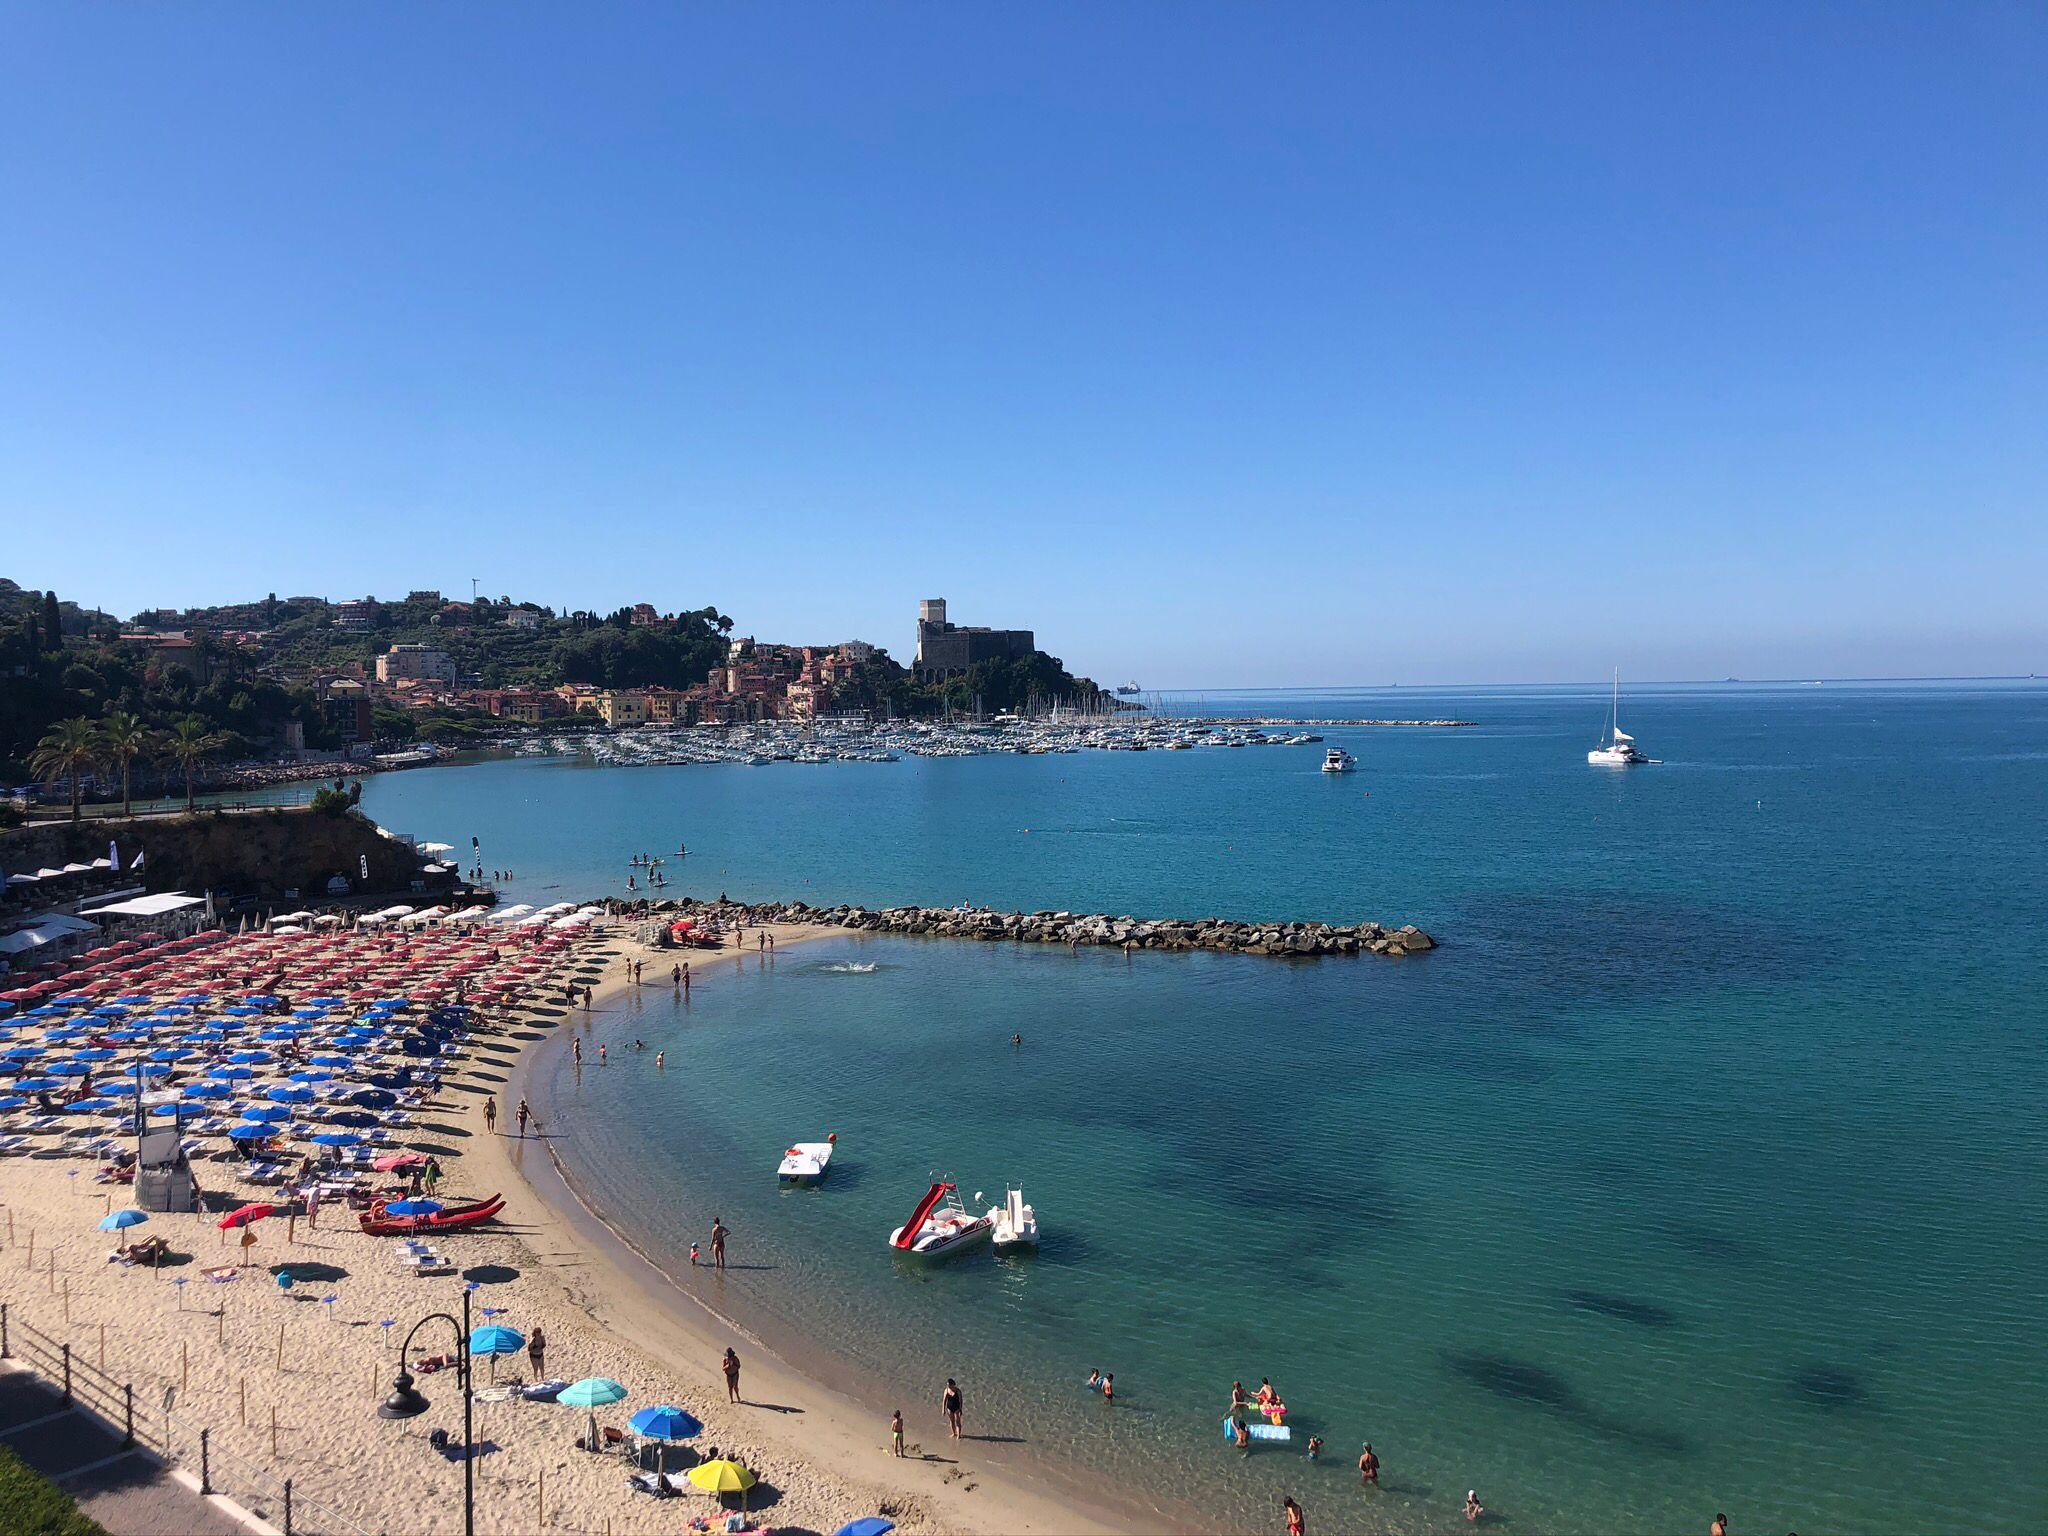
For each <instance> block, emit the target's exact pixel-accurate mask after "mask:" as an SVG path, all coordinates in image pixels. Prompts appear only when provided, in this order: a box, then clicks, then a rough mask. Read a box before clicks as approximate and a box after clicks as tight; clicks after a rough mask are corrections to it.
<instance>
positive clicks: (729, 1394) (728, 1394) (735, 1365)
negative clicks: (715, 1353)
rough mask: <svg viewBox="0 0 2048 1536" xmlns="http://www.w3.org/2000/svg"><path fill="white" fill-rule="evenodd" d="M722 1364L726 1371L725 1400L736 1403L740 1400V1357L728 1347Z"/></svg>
mask: <svg viewBox="0 0 2048 1536" xmlns="http://www.w3.org/2000/svg"><path fill="white" fill-rule="evenodd" d="M721 1364H722V1365H723V1367H724V1370H725V1399H726V1401H727V1402H729V1403H736V1402H738V1401H739V1400H740V1357H739V1356H738V1355H736V1354H734V1353H733V1352H732V1349H731V1347H730V1346H727V1348H726V1351H725V1359H724V1360H723V1361H722V1362H721Z"/></svg>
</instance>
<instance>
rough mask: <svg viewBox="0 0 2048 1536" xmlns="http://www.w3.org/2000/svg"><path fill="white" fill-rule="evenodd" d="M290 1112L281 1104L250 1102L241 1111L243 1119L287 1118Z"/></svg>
mask: <svg viewBox="0 0 2048 1536" xmlns="http://www.w3.org/2000/svg"><path fill="white" fill-rule="evenodd" d="M291 1117H292V1112H291V1111H290V1110H288V1109H286V1108H285V1107H284V1106H283V1105H282V1104H252V1105H250V1106H249V1107H248V1108H247V1109H245V1110H243V1111H242V1118H243V1119H244V1120H289V1119H291Z"/></svg>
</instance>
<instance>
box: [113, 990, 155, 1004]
mask: <svg viewBox="0 0 2048 1536" xmlns="http://www.w3.org/2000/svg"><path fill="white" fill-rule="evenodd" d="M149 999H150V994H149V993H147V992H123V993H122V994H121V995H120V996H119V997H117V998H115V999H114V1001H115V1002H117V1003H146V1002H148V1001H149Z"/></svg>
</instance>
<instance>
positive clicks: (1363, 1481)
mask: <svg viewBox="0 0 2048 1536" xmlns="http://www.w3.org/2000/svg"><path fill="white" fill-rule="evenodd" d="M1379 1480H1380V1459H1379V1457H1377V1456H1375V1455H1373V1453H1372V1442H1371V1441H1370V1440H1368V1441H1366V1442H1365V1449H1364V1450H1362V1451H1360V1452H1359V1453H1358V1486H1359V1487H1361V1488H1373V1487H1377V1486H1378V1484H1379Z"/></svg>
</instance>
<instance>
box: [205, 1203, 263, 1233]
mask: <svg viewBox="0 0 2048 1536" xmlns="http://www.w3.org/2000/svg"><path fill="white" fill-rule="evenodd" d="M276 1214H277V1207H276V1206H274V1205H263V1204H261V1203H258V1204H255V1205H243V1206H237V1207H236V1208H235V1209H234V1210H232V1211H229V1212H228V1213H227V1215H225V1216H223V1217H221V1219H220V1220H219V1222H218V1223H216V1225H218V1226H219V1228H220V1229H221V1231H223V1232H227V1231H231V1230H233V1229H234V1228H236V1227H246V1226H248V1225H249V1223H250V1222H252V1221H261V1220H262V1219H263V1218H264V1217H266V1216H275V1215H276Z"/></svg>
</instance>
